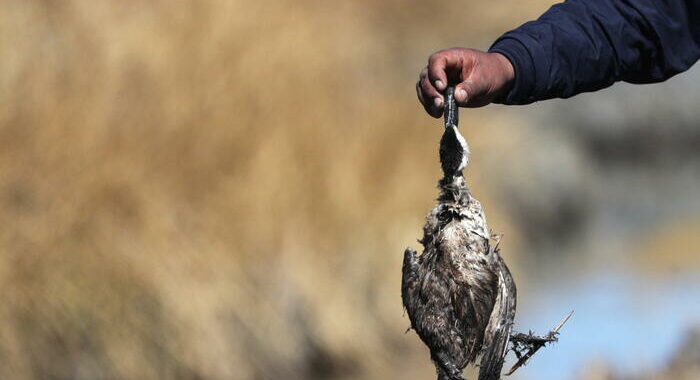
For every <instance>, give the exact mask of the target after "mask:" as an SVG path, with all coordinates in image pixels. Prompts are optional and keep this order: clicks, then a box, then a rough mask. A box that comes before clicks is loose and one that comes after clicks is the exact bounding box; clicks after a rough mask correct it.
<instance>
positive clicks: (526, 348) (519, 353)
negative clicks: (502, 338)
mask: <svg viewBox="0 0 700 380" xmlns="http://www.w3.org/2000/svg"><path fill="white" fill-rule="evenodd" d="M573 313H574V312H573V311H572V312H570V313H569V314H568V315H567V316H566V317H564V319H562V320H561V322H559V324H558V325H557V327H555V328H553V329H552V330H551V331H550V332H548V333H547V334H546V335H542V336H539V335H535V334H533V332H532V331H528V333H527V334H523V333H518V334H513V335H511V336H510V342H511V343H512V344H513V346H512V347H511V350H512V351H513V352H514V353H515V356H516V357H517V358H518V361H517V362H516V363H515V364H514V365H513V367H511V369H510V371H508V373H506V376H510V375H511V374H512V373H513V372H515V371H516V370H517V369H518V368H520V367H522V366H523V365H525V363H527V361H528V360H530V358H531V357H532V355H534V354H535V353H536V352H537V351H538V350H539V349H540V348H542V347H544V346H545V345H546V344H547V343H552V342H557V341H559V330H560V329H561V328H562V326H564V324H565V323H566V322H567V321H568V320H569V318H571V315H572V314H573Z"/></svg>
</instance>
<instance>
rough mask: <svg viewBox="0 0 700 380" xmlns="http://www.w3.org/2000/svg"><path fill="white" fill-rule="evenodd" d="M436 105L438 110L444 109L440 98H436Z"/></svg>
mask: <svg viewBox="0 0 700 380" xmlns="http://www.w3.org/2000/svg"><path fill="white" fill-rule="evenodd" d="M434 103H435V107H436V108H442V99H440V98H435V101H434Z"/></svg>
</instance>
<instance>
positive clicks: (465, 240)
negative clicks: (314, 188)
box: [401, 103, 515, 380]
mask: <svg viewBox="0 0 700 380" xmlns="http://www.w3.org/2000/svg"><path fill="white" fill-rule="evenodd" d="M448 104H449V103H448ZM453 112H456V111H453ZM447 119H448V117H447V116H446V120H447ZM451 120H456V118H451ZM468 154H469V149H468V147H467V145H466V141H465V140H464V138H463V137H462V136H461V135H460V134H459V132H458V131H457V128H456V125H446V129H445V134H444V135H443V138H442V140H441V144H440V157H441V163H442V167H443V172H444V177H443V178H442V179H441V180H440V181H439V182H438V188H439V189H440V196H439V198H438V204H437V205H436V206H435V207H434V208H433V210H431V212H430V213H429V214H428V216H427V217H426V223H425V226H424V227H423V238H422V239H421V240H420V242H421V244H422V245H423V253H422V254H421V255H420V256H419V255H418V254H417V252H416V251H415V250H413V249H411V248H407V249H406V251H405V253H404V262H403V278H402V288H401V290H402V292H401V293H402V299H403V304H404V307H405V308H406V310H407V312H408V316H409V319H410V320H411V326H412V328H413V329H414V330H415V331H416V333H417V334H418V336H419V337H420V338H421V340H422V341H423V342H424V343H425V344H426V345H427V346H428V348H429V349H430V354H431V359H432V360H433V362H434V363H435V366H436V369H437V373H438V380H458V379H462V377H461V373H462V370H463V369H464V368H465V367H466V366H467V365H469V364H471V363H474V362H475V361H476V359H477V357H478V356H479V355H481V365H480V367H481V369H480V375H479V380H496V379H499V378H500V371H501V367H502V366H503V358H504V356H505V350H506V346H507V343H508V339H509V336H510V330H511V326H512V323H513V319H514V316H515V284H514V282H513V280H512V277H511V275H510V272H509V271H508V268H507V267H506V266H505V263H504V262H503V260H502V259H501V257H500V254H499V250H498V239H493V238H492V237H491V233H490V231H489V228H488V226H487V224H486V218H485V216H484V212H483V210H482V207H481V203H480V202H479V201H478V200H476V199H475V198H474V197H473V196H472V195H471V193H470V191H469V189H468V188H467V185H466V180H465V178H464V176H463V174H462V170H463V169H464V167H465V166H466V163H467V162H468V157H467V155H468Z"/></svg>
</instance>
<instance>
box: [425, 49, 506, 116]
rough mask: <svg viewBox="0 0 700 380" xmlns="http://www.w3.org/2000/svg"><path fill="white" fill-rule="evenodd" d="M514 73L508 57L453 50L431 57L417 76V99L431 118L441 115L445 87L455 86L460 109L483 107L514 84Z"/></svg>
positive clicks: (475, 51)
mask: <svg viewBox="0 0 700 380" xmlns="http://www.w3.org/2000/svg"><path fill="white" fill-rule="evenodd" d="M514 78H515V72H514V70H513V65H512V64H511V63H510V61H509V60H508V58H506V57H505V56H503V55H502V54H499V53H485V52H482V51H479V50H474V49H465V48H452V49H447V50H441V51H438V52H437V53H434V54H433V55H431V56H430V59H429V60H428V66H426V67H425V68H424V69H423V70H422V71H421V73H420V77H419V79H418V83H416V92H417V93H418V100H420V102H421V103H422V104H423V107H425V110H426V112H428V114H430V115H431V116H432V117H435V118H438V117H440V116H442V112H443V109H444V103H445V98H444V96H443V92H444V91H445V89H446V88H447V85H448V84H450V85H455V100H456V102H457V104H458V105H459V106H460V107H482V106H485V105H487V104H489V103H491V102H493V101H494V100H496V99H497V98H498V97H499V96H501V95H503V94H505V93H506V92H507V91H508V90H510V88H511V87H512V85H513V79H514Z"/></svg>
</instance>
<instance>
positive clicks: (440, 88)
mask: <svg viewBox="0 0 700 380" xmlns="http://www.w3.org/2000/svg"><path fill="white" fill-rule="evenodd" d="M435 86H436V87H437V88H438V90H442V89H443V88H445V84H444V83H442V81H441V80H436V81H435Z"/></svg>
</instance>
